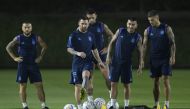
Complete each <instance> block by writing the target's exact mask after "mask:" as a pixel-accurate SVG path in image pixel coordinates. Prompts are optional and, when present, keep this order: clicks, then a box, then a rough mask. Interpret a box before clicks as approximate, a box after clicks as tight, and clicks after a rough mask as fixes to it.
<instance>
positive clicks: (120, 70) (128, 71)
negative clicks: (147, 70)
mask: <svg viewBox="0 0 190 109" xmlns="http://www.w3.org/2000/svg"><path fill="white" fill-rule="evenodd" d="M136 28H137V20H136V19H135V18H133V17H132V18H129V19H128V21H127V28H124V27H121V28H119V29H118V30H117V31H116V33H115V35H114V37H113V38H112V40H111V42H110V43H109V46H108V55H107V59H106V63H107V64H108V65H109V64H110V80H111V107H110V109H115V108H116V99H117V95H118V88H117V86H118V81H119V78H120V77H121V82H122V83H123V85H124V98H125V100H124V102H125V109H128V108H129V98H130V92H131V89H130V83H131V82H132V62H131V58H132V52H133V51H134V49H135V48H136V47H137V48H138V51H139V56H140V58H139V68H138V70H137V72H138V74H141V73H142V68H143V66H144V62H143V56H142V55H143V53H142V52H143V51H142V37H141V35H140V34H139V33H137V32H136ZM113 43H114V44H115V46H114V47H113V48H114V50H113V56H112V60H111V59H110V53H111V51H112V44H113Z"/></svg>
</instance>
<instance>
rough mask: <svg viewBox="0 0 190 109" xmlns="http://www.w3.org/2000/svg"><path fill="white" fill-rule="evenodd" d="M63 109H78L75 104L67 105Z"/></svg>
mask: <svg viewBox="0 0 190 109" xmlns="http://www.w3.org/2000/svg"><path fill="white" fill-rule="evenodd" d="M63 109H77V108H76V107H75V105H74V104H66V105H65V106H64V107H63Z"/></svg>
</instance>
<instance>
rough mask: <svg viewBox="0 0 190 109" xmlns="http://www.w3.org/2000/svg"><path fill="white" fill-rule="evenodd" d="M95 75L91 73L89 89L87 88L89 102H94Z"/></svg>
mask: <svg viewBox="0 0 190 109" xmlns="http://www.w3.org/2000/svg"><path fill="white" fill-rule="evenodd" d="M92 82H93V74H92V73H91V76H90V80H89V84H88V88H87V95H88V97H87V99H88V101H90V102H92V101H93V83H92Z"/></svg>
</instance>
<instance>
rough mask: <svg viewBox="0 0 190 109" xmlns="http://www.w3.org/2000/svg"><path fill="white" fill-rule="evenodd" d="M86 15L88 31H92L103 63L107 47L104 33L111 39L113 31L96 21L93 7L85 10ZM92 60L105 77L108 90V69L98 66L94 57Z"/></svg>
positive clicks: (109, 84)
mask: <svg viewBox="0 0 190 109" xmlns="http://www.w3.org/2000/svg"><path fill="white" fill-rule="evenodd" d="M86 16H87V17H88V19H89V24H90V25H89V27H88V31H90V32H91V33H93V34H94V35H95V43H96V46H97V49H98V52H99V56H100V58H101V60H102V62H103V63H104V64H105V62H106V56H107V47H106V45H105V36H104V34H106V36H107V37H108V39H111V38H112V36H113V33H112V31H111V30H110V29H109V27H108V26H107V25H106V24H104V23H102V22H100V21H97V13H96V11H95V10H93V9H89V10H87V12H86ZM93 62H94V64H95V65H97V66H98V68H99V69H100V71H101V73H102V75H103V77H104V79H105V83H106V86H107V89H108V90H109V91H110V90H111V82H110V80H109V74H108V70H107V69H106V68H102V67H100V66H99V65H98V62H97V61H96V60H95V59H93ZM91 88H92V89H93V87H92V86H91Z"/></svg>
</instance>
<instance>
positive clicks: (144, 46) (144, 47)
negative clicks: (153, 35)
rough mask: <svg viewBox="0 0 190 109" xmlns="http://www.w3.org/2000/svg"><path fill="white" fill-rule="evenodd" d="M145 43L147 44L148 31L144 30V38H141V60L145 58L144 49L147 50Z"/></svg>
mask: <svg viewBox="0 0 190 109" xmlns="http://www.w3.org/2000/svg"><path fill="white" fill-rule="evenodd" d="M147 43H148V30H147V29H145V31H144V38H143V47H142V52H143V54H142V57H143V60H144V58H145V54H146V49H147Z"/></svg>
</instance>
